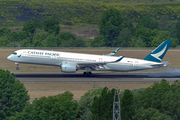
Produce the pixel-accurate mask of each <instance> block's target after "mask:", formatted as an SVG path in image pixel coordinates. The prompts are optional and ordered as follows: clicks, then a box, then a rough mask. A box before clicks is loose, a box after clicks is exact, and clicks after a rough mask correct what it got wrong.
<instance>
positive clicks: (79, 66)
mask: <svg viewBox="0 0 180 120" xmlns="http://www.w3.org/2000/svg"><path fill="white" fill-rule="evenodd" d="M171 43H172V41H169V40H166V41H164V42H163V43H161V44H160V45H159V46H158V47H157V48H156V49H154V50H153V51H152V52H151V53H150V54H149V55H147V56H146V57H145V58H144V59H137V58H128V57H124V56H119V57H116V56H112V55H114V54H115V53H116V52H117V51H118V50H119V49H120V48H118V49H117V50H115V51H114V52H112V53H110V54H107V55H94V54H81V53H70V52H59V51H47V50H35V49H21V50H17V51H15V52H14V53H13V54H11V55H10V56H8V57H7V59H8V60H10V61H12V62H15V64H16V65H17V68H16V69H17V70H19V67H18V64H19V63H27V64H39V65H51V66H59V67H60V69H61V71H62V72H65V73H75V72H76V71H77V70H85V71H86V72H84V75H85V76H92V73H91V71H119V72H127V71H136V70H145V69H152V68H158V67H164V66H166V65H167V62H161V61H162V59H163V57H164V55H165V54H166V52H167V50H168V48H169V46H170V45H171Z"/></svg>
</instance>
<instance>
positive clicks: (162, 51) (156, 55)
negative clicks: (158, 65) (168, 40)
mask: <svg viewBox="0 0 180 120" xmlns="http://www.w3.org/2000/svg"><path fill="white" fill-rule="evenodd" d="M166 48H167V44H166V46H165V47H164V48H163V49H162V50H161V51H160V52H158V53H156V54H151V56H153V57H155V58H156V59H158V60H160V61H161V58H159V57H160V56H161V55H162V54H163V53H164V52H165V50H166Z"/></svg>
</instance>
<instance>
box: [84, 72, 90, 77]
mask: <svg viewBox="0 0 180 120" xmlns="http://www.w3.org/2000/svg"><path fill="white" fill-rule="evenodd" d="M83 75H84V76H88V77H91V76H92V73H91V72H84V73H83Z"/></svg>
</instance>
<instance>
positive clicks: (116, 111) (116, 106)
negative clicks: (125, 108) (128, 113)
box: [113, 87, 121, 120]
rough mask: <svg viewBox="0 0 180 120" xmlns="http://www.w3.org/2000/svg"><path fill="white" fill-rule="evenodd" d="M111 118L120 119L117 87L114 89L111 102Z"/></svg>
mask: <svg viewBox="0 0 180 120" xmlns="http://www.w3.org/2000/svg"><path fill="white" fill-rule="evenodd" d="M113 120H121V104H120V99H119V93H118V89H117V87H116V89H115V94H114V102H113Z"/></svg>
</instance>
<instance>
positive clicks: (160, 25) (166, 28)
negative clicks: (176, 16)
mask: <svg viewBox="0 0 180 120" xmlns="http://www.w3.org/2000/svg"><path fill="white" fill-rule="evenodd" d="M99 29H100V34H99V35H98V36H97V37H95V39H94V41H92V43H91V46H96V47H102V46H108V47H118V46H121V47H157V46H158V45H159V44H160V43H161V42H163V41H164V40H172V41H173V43H172V45H171V46H172V47H175V46H177V45H178V44H180V35H179V34H180V33H179V30H180V21H177V22H176V23H172V22H170V21H169V17H168V16H162V17H161V19H160V20H159V21H157V20H153V19H152V18H151V17H150V16H149V15H145V16H144V17H143V18H142V19H141V20H140V21H139V22H138V23H137V24H136V25H135V23H133V22H132V21H131V20H125V19H124V18H123V16H122V15H121V13H120V11H119V10H117V9H114V8H110V9H108V10H105V11H104V12H103V15H102V17H101V20H100V22H99Z"/></svg>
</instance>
